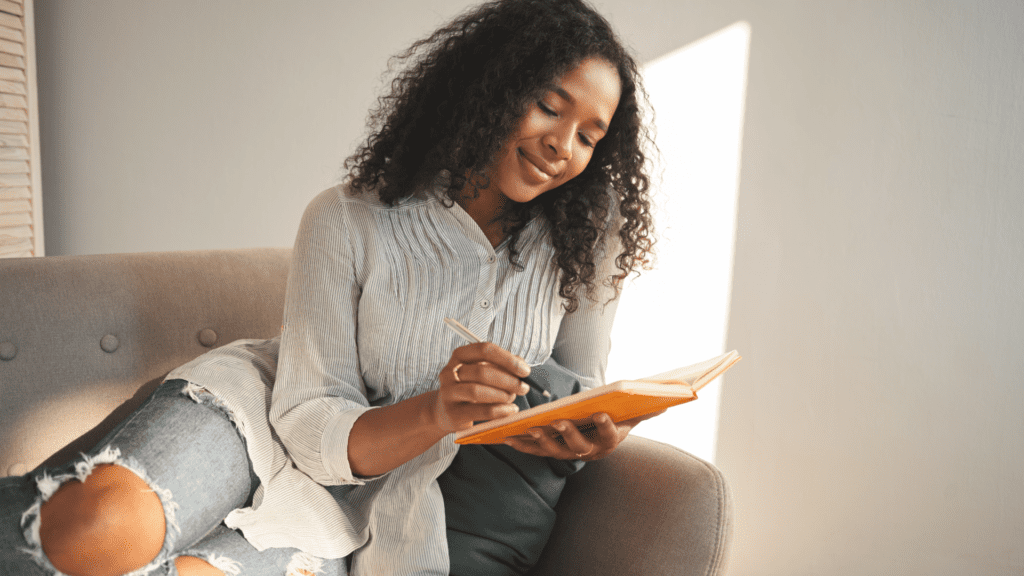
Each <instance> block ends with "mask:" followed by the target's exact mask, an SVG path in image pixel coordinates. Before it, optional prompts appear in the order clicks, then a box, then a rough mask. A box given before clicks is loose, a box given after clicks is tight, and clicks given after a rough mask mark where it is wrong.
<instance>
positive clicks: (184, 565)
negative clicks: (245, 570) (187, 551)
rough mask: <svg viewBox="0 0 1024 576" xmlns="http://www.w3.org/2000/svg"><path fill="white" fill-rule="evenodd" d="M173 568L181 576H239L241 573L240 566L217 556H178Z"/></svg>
mask: <svg viewBox="0 0 1024 576" xmlns="http://www.w3.org/2000/svg"><path fill="white" fill-rule="evenodd" d="M174 567H175V568H176V569H177V570H178V574H180V575H181V576H228V575H230V576H239V574H241V573H242V566H241V564H239V563H238V562H235V561H234V560H231V559H229V558H225V557H224V556H219V555H217V554H212V555H210V556H208V557H206V558H199V557H198V556H178V557H177V558H175V559H174Z"/></svg>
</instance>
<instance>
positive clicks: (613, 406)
mask: <svg viewBox="0 0 1024 576" xmlns="http://www.w3.org/2000/svg"><path fill="white" fill-rule="evenodd" d="M739 359H740V355H739V354H737V353H736V351H735V350H733V351H732V352H728V353H726V354H723V355H721V356H717V357H715V358H711V359H709V360H705V361H704V362H699V363H697V364H693V365H691V366H685V367H683V368H677V369H675V370H671V371H669V372H663V373H661V374H655V375H654V376H649V377H647V378H642V379H639V380H620V381H618V382H614V383H612V384H606V385H604V386H598V387H597V388H592V389H590V390H585V391H583V392H580V393H579V394H573V395H572V396H567V397H565V398H560V399H558V400H555V401H553V402H549V403H547V404H541V405H540V406H534V407H533V408H530V409H529V410H523V411H522V412H519V413H516V414H513V415H511V416H506V417H505V418H498V419H495V420H490V421H487V422H482V423H480V424H477V425H476V426H473V427H472V428H468V429H466V430H462V431H461V432H458V433H457V434H456V436H455V442H456V443H458V444H501V443H502V442H503V441H504V440H505V438H508V437H509V436H517V435H519V434H523V433H525V432H526V430H527V429H529V428H533V427H535V426H545V425H547V424H550V423H552V422H554V421H555V420H563V419H565V420H572V421H573V422H574V423H576V425H577V426H584V427H585V426H586V425H587V424H592V423H591V417H592V416H593V415H594V414H597V413H599V412H604V413H606V414H608V415H609V416H610V417H611V418H612V420H613V421H615V422H622V421H623V420H629V419H630V418H636V417H637V416H642V415H644V414H650V413H651V412H657V411H659V410H662V409H665V408H668V407H670V406H676V405H678V404H683V403H685V402H689V401H691V400H696V399H697V391H698V390H700V389H701V388H703V387H704V386H705V385H707V384H708V382H711V381H712V380H714V379H715V378H717V377H718V376H720V375H721V374H722V373H723V372H725V371H726V370H728V369H729V368H730V367H732V365H733V364H735V363H736V362H737V361H738V360H739Z"/></svg>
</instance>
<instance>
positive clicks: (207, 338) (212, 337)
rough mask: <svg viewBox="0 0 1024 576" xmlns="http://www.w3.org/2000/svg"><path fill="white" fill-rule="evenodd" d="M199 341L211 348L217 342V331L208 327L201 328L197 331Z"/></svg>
mask: <svg viewBox="0 0 1024 576" xmlns="http://www.w3.org/2000/svg"><path fill="white" fill-rule="evenodd" d="M199 343H200V344H202V345H203V346H206V347H207V348H213V345H214V344H216V343H217V333H216V332H214V331H213V330H211V329H209V328H203V329H202V330H201V331H200V332H199Z"/></svg>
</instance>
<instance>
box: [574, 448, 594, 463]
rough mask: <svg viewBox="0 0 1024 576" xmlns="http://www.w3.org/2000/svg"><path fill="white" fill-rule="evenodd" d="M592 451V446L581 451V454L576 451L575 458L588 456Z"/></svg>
mask: <svg viewBox="0 0 1024 576" xmlns="http://www.w3.org/2000/svg"><path fill="white" fill-rule="evenodd" d="M593 451H594V449H593V448H591V449H590V450H587V451H586V452H585V453H583V454H580V453H579V452H577V453H576V459H577V460H579V459H580V458H583V457H584V456H590V453H591V452H593Z"/></svg>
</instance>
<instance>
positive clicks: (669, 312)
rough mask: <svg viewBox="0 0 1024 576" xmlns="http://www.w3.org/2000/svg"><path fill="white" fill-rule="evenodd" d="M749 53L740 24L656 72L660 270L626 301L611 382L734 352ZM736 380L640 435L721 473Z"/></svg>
mask: <svg viewBox="0 0 1024 576" xmlns="http://www.w3.org/2000/svg"><path fill="white" fill-rule="evenodd" d="M749 47H750V26H749V24H747V23H746V22H737V23H735V24H733V25H731V26H729V27H727V28H724V29H722V30H720V31H718V32H716V33H714V34H712V35H710V36H707V37H705V38H703V39H701V40H698V41H697V42H694V43H692V44H689V45H687V46H684V47H682V48H680V49H678V50H676V51H674V52H671V53H669V54H667V55H665V56H663V57H661V58H658V59H657V60H654V61H652V62H649V63H648V64H647V65H646V66H645V67H644V77H645V82H646V88H647V91H648V93H649V95H650V100H651V105H652V107H653V108H654V110H655V127H656V130H657V135H656V142H657V145H658V148H659V149H660V151H661V157H660V162H657V163H656V164H655V167H654V170H653V172H652V173H653V174H654V175H655V178H654V182H653V183H652V188H653V189H654V201H655V203H656V205H657V209H656V211H655V224H656V226H657V239H658V243H657V245H656V251H657V261H656V267H655V269H654V270H652V271H650V272H647V273H644V274H643V275H641V276H640V277H639V278H638V279H635V280H633V281H631V282H629V283H628V284H627V286H626V289H625V291H624V292H623V296H622V302H621V303H620V304H619V309H618V313H617V314H616V319H615V328H614V330H613V331H612V351H611V355H610V357H609V359H608V372H607V381H608V382H614V381H616V380H623V379H634V378H640V377H644V376H649V375H653V374H656V373H658V372H662V371H665V370H669V369H672V368H676V367H679V366H685V365H687V364H693V363H695V362H699V361H701V360H705V359H707V358H710V357H712V356H715V355H718V354H721V353H723V352H725V349H724V348H725V338H726V326H727V324H728V317H729V295H730V286H731V282H732V263H733V247H734V242H735V236H736V234H735V228H736V197H737V193H738V186H739V167H740V149H741V139H742V133H743V106H744V102H745V99H746V83H747V57H748V53H749ZM655 158H656V160H659V159H658V158H657V157H655ZM659 176H660V178H659ZM739 352H740V354H742V353H743V351H742V350H740V351H739ZM725 378H727V376H725V377H722V378H720V379H719V380H718V381H716V382H712V383H711V384H709V385H708V386H707V387H706V388H704V389H703V390H702V391H701V394H700V399H699V400H697V401H695V402H690V403H688V404H683V405H682V406H677V407H675V408H671V409H670V410H669V412H668V413H667V414H665V415H664V416H661V417H658V418H655V419H653V420H650V421H647V422H644V423H643V424H642V425H640V426H639V427H638V428H637V429H636V432H635V433H636V434H638V435H640V436H644V437H647V438H651V439H654V440H658V441H661V442H665V443H667V444H672V445H674V446H677V447H679V448H682V449H684V450H686V451H688V452H690V453H692V454H694V455H696V456H698V457H700V458H704V459H705V460H708V461H711V462H713V461H714V456H715V454H714V450H715V439H716V438H715V437H716V433H717V426H718V399H719V390H720V386H721V385H722V381H723V380H724V379H725Z"/></svg>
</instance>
